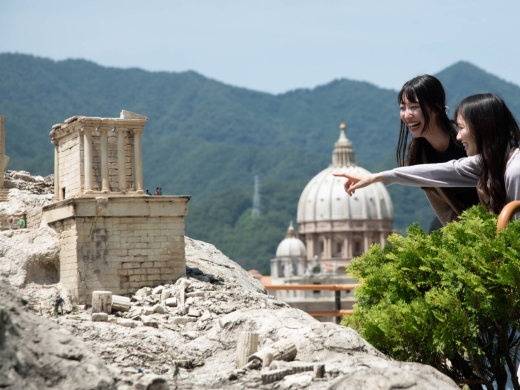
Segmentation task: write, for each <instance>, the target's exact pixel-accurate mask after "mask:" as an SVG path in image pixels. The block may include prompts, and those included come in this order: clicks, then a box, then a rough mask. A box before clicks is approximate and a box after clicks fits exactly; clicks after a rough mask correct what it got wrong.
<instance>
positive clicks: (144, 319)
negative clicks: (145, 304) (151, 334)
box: [141, 315, 159, 328]
mask: <svg viewBox="0 0 520 390" xmlns="http://www.w3.org/2000/svg"><path fill="white" fill-rule="evenodd" d="M141 321H142V322H143V325H144V326H150V327H152V328H158V327H159V324H158V323H157V320H155V319H154V318H151V317H147V316H143V315H142V316H141Z"/></svg>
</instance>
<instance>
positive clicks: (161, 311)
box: [153, 305, 168, 314]
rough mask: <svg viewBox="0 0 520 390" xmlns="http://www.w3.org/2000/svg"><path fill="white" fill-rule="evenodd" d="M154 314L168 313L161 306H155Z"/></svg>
mask: <svg viewBox="0 0 520 390" xmlns="http://www.w3.org/2000/svg"><path fill="white" fill-rule="evenodd" d="M153 312H154V313H159V314H164V313H167V312H168V311H167V310H166V309H165V308H164V307H163V306H161V305H155V306H154V307H153Z"/></svg>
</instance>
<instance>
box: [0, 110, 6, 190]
mask: <svg viewBox="0 0 520 390" xmlns="http://www.w3.org/2000/svg"><path fill="white" fill-rule="evenodd" d="M4 168H5V128H4V117H3V116H2V115H0V188H4Z"/></svg>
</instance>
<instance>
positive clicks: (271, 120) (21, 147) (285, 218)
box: [0, 54, 520, 269]
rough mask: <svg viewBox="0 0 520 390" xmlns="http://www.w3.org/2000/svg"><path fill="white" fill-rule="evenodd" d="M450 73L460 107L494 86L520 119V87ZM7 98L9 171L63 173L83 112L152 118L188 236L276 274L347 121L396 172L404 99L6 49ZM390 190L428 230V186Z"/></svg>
mask: <svg viewBox="0 0 520 390" xmlns="http://www.w3.org/2000/svg"><path fill="white" fill-rule="evenodd" d="M412 76H414V75H411V77H412ZM438 77H439V78H440V79H441V80H442V81H443V83H444V85H445V87H446V89H447V92H448V98H449V105H450V107H452V108H454V105H455V103H456V102H457V101H458V100H460V98H462V97H464V96H467V95H469V94H472V93H476V92H487V91H492V92H498V93H499V94H501V95H502V96H503V97H504V98H505V99H506V101H507V102H508V103H509V105H510V107H511V108H512V109H513V111H514V112H515V114H516V115H517V116H519V117H520V88H519V87H517V86H515V85H513V84H510V83H506V82H504V81H502V80H500V79H498V78H497V77H495V76H493V75H490V74H488V73H486V72H483V71H482V70H480V69H478V68H476V67H475V66H473V65H471V64H469V63H464V62H460V63H457V64H455V65H453V66H451V67H449V68H447V69H445V70H444V71H442V72H441V73H439V74H438ZM403 81H404V80H403ZM0 91H1V93H0V114H1V115H4V116H5V117H6V121H5V122H6V131H7V136H6V143H7V145H6V150H7V154H8V155H9V156H10V157H11V162H10V164H9V168H10V169H24V170H28V171H30V172H31V173H33V174H41V175H46V174H49V173H51V172H52V169H53V148H52V145H51V144H50V140H49V135H48V134H49V131H50V130H51V126H52V125H53V124H55V123H60V122H63V121H64V119H66V118H68V117H70V116H73V115H87V116H101V117H114V116H118V115H119V112H120V111H121V109H127V110H130V111H133V112H137V113H139V114H142V115H146V116H148V117H149V118H150V120H149V122H148V125H147V126H146V132H145V134H144V136H143V154H144V173H145V186H146V187H147V188H149V189H150V190H151V191H152V190H153V189H154V188H155V187H158V186H159V187H163V192H164V193H165V194H190V195H192V196H193V198H192V200H191V202H190V211H189V215H188V217H187V223H186V231H187V235H189V236H192V237H193V238H198V239H203V240H206V241H209V242H211V243H213V244H215V245H216V246H217V247H218V248H219V249H221V250H223V251H224V252H225V253H226V254H227V255H229V256H230V257H231V258H233V259H234V260H236V261H238V262H240V263H241V264H244V265H246V266H247V267H255V268H258V269H265V268H266V267H268V262H269V259H270V258H271V257H272V256H273V255H274V252H275V250H276V246H277V244H278V243H279V241H280V240H281V239H282V238H283V237H284V235H285V231H286V228H287V226H288V223H289V220H291V219H293V220H295V217H296V205H297V202H298V198H299V195H300V193H301V190H302V189H303V187H304V186H305V184H306V183H307V182H308V181H309V180H310V179H311V178H312V177H313V176H314V175H315V174H316V173H318V172H319V171H321V170H322V169H324V168H325V167H326V166H327V165H328V164H329V162H330V159H331V152H332V149H333V144H334V142H335V141H336V140H337V138H338V135H339V129H338V126H339V123H340V122H341V120H342V119H344V120H345V122H346V124H347V137H348V138H349V139H350V140H351V141H352V142H353V145H354V150H355V152H356V161H357V163H358V164H359V165H361V166H363V167H364V168H367V169H369V170H381V169H384V168H390V167H392V166H394V162H393V161H394V157H393V156H394V148H395V145H396V139H397V132H398V124H399V117H398V109H397V102H396V97H397V92H396V91H392V90H387V89H381V88H378V87H376V86H374V85H371V84H369V83H365V82H357V81H351V80H346V79H342V80H335V81H332V82H331V83H329V84H326V85H323V86H320V87H317V88H314V89H301V90H295V91H290V92H287V93H284V94H280V95H271V94H266V93H260V92H255V91H250V90H247V89H244V88H237V87H232V86H228V85H225V84H223V83H220V82H218V81H215V80H211V79H208V78H205V77H204V76H202V75H199V74H197V73H195V72H184V73H168V72H147V71H143V70H139V69H115V68H105V67H101V66H98V65H96V64H94V63H92V62H88V61H85V60H67V61H58V62H55V61H52V60H48V59H43V58H36V57H32V56H28V55H21V54H0ZM254 175H259V176H260V178H261V181H262V183H263V187H262V202H263V215H262V216H261V217H260V218H259V219H256V220H253V219H251V218H250V210H249V208H250V207H251V199H252V193H253V191H252V184H253V177H254ZM389 191H390V193H391V195H392V199H393V202H394V209H395V227H396V228H397V229H401V230H402V229H404V228H405V227H406V226H408V225H409V224H410V223H411V222H413V221H419V222H420V223H421V225H422V226H423V227H427V226H428V224H429V221H430V220H431V218H432V216H433V213H432V212H431V210H430V207H429V205H428V203H427V202H426V199H425V197H424V195H423V194H422V192H421V190H419V189H410V188H403V187H398V186H392V187H389Z"/></svg>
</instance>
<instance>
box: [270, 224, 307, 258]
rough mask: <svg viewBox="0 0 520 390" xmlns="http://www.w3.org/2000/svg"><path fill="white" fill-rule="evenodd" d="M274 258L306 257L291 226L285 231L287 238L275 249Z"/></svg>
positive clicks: (305, 252) (303, 246)
mask: <svg viewBox="0 0 520 390" xmlns="http://www.w3.org/2000/svg"><path fill="white" fill-rule="evenodd" d="M276 257H303V258H306V257H307V250H306V249H305V245H303V242H301V240H300V239H298V238H296V235H295V234H294V228H293V225H292V221H291V224H290V226H289V228H288V229H287V236H286V237H285V238H284V239H283V240H282V242H280V244H279V245H278V248H277V249H276Z"/></svg>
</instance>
